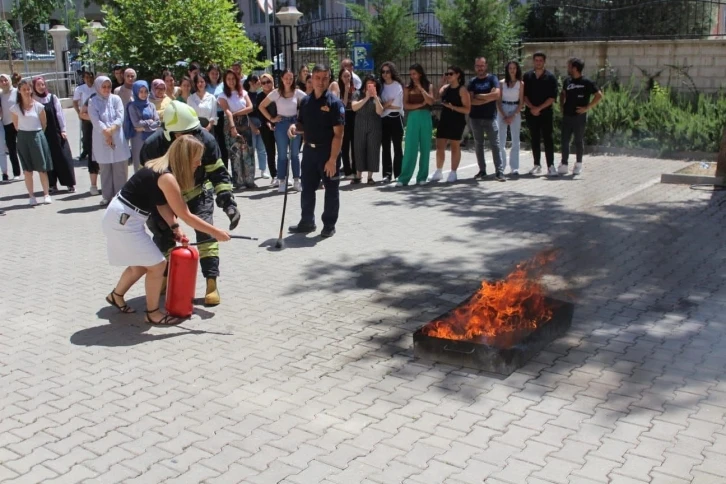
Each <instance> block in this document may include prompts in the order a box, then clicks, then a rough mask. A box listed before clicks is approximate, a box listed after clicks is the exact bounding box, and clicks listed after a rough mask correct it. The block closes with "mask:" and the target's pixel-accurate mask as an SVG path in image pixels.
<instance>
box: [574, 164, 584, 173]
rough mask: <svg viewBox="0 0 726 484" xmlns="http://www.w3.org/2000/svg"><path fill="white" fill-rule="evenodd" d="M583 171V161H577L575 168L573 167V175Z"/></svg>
mask: <svg viewBox="0 0 726 484" xmlns="http://www.w3.org/2000/svg"><path fill="white" fill-rule="evenodd" d="M580 173H582V163H575V168H573V169H572V174H573V175H579V174H580Z"/></svg>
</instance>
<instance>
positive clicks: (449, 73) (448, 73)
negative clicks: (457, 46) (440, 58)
mask: <svg viewBox="0 0 726 484" xmlns="http://www.w3.org/2000/svg"><path fill="white" fill-rule="evenodd" d="M446 75H447V76H453V75H456V72H447V73H446Z"/></svg>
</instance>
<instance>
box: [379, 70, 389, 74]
mask: <svg viewBox="0 0 726 484" xmlns="http://www.w3.org/2000/svg"><path fill="white" fill-rule="evenodd" d="M390 73H391V71H389V70H384V71H381V74H390Z"/></svg>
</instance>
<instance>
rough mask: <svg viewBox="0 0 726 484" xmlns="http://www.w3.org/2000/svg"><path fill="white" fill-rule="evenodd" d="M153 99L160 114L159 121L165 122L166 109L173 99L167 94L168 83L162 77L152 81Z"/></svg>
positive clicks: (151, 97)
mask: <svg viewBox="0 0 726 484" xmlns="http://www.w3.org/2000/svg"><path fill="white" fill-rule="evenodd" d="M149 97H150V99H151V102H152V104H153V105H154V108H156V114H157V115H158V116H159V121H160V122H164V110H165V109H166V107H167V106H168V105H169V103H170V102H171V101H172V99H171V98H170V97H169V96H167V94H166V84H164V81H163V80H161V79H154V80H153V81H152V82H151V96H149Z"/></svg>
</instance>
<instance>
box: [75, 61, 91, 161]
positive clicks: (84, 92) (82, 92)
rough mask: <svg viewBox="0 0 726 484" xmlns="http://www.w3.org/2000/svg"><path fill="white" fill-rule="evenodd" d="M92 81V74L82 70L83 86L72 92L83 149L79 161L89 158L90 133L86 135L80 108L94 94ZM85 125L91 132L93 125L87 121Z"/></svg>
mask: <svg viewBox="0 0 726 484" xmlns="http://www.w3.org/2000/svg"><path fill="white" fill-rule="evenodd" d="M94 79H95V76H94V75H93V72H91V71H87V70H85V69H84V71H83V82H84V84H81V85H80V86H78V87H76V90H75V91H74V92H73V109H75V110H76V114H78V117H79V118H80V119H81V144H82V146H83V149H82V150H81V156H79V157H78V159H79V160H82V159H83V158H85V157H86V156H91V132H90V130H88V133H86V131H87V127H86V124H84V123H83V121H84V120H83V118H81V107H82V106H83V105H84V104H86V101H88V98H90V97H91V95H92V94H94V93H95V92H96V90H95V89H94V88H93V81H94ZM87 124H88V125H90V129H91V130H92V129H93V125H92V124H91V122H90V121H88V122H87Z"/></svg>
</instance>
